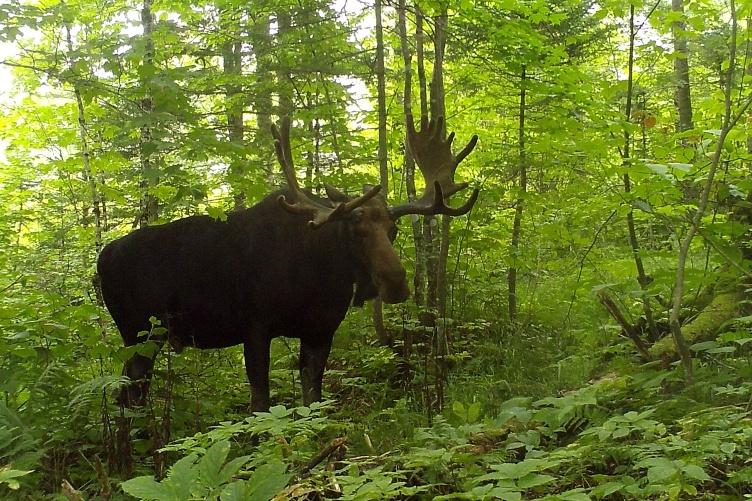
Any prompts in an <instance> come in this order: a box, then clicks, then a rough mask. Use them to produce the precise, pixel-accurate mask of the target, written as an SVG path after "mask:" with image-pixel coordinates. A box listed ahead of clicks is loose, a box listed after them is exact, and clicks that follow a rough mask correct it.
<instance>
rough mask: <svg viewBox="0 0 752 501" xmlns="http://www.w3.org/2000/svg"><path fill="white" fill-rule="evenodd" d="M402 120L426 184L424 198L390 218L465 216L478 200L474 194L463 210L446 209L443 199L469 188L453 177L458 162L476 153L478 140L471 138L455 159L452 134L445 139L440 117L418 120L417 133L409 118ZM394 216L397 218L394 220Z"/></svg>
mask: <svg viewBox="0 0 752 501" xmlns="http://www.w3.org/2000/svg"><path fill="white" fill-rule="evenodd" d="M405 118H406V125H407V143H408V146H409V148H410V151H411V152H412V154H413V158H414V159H415V163H416V164H417V165H418V168H419V169H420V171H421V173H422V174H423V178H424V179H425V181H426V188H425V191H424V192H423V195H421V197H420V198H419V199H418V200H416V201H415V202H412V203H407V204H402V205H400V206H397V207H395V208H394V209H393V210H392V211H391V212H392V214H393V217H395V219H396V217H399V216H400V215H405V214H426V215H429V214H448V215H462V214H465V213H467V212H468V211H469V210H470V208H472V205H473V204H474V203H475V201H476V200H477V198H478V192H477V190H475V191H474V192H473V194H472V195H471V196H470V198H469V199H468V201H467V202H466V203H465V204H464V205H463V206H462V207H459V208H457V209H453V208H452V207H449V206H448V205H446V203H444V199H448V198H449V197H451V196H452V195H454V194H455V193H457V192H458V191H462V190H464V189H465V188H467V187H468V183H456V182H455V181H454V175H455V173H456V171H457V167H458V166H459V164H460V162H462V161H463V160H464V159H465V157H467V156H468V155H469V154H470V152H472V151H473V149H475V146H476V145H477V144H478V136H477V135H473V137H472V138H471V139H470V142H468V144H467V145H466V146H465V147H464V148H463V149H462V151H460V153H459V154H458V155H456V156H455V155H454V154H452V143H453V141H454V138H455V134H454V132H452V133H450V134H449V136H447V135H446V120H445V118H444V117H443V116H440V117H437V118H435V119H434V118H432V119H431V120H428V119H427V118H426V117H425V116H424V117H421V124H420V130H419V131H417V130H415V119H414V118H413V116H412V114H407V116H406V117H405ZM437 188H438V190H437ZM439 190H440V191H439ZM439 196H440V197H441V199H442V200H441V203H437V202H436V197H439ZM432 211H433V212H432ZM395 214H398V215H396V216H395Z"/></svg>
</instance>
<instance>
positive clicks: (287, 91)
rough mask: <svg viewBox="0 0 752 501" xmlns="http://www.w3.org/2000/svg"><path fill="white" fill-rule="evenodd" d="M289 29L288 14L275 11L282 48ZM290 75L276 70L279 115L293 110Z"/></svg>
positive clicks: (288, 114) (282, 70) (281, 115)
mask: <svg viewBox="0 0 752 501" xmlns="http://www.w3.org/2000/svg"><path fill="white" fill-rule="evenodd" d="M289 31H290V14H289V13H287V12H281V11H280V12H278V13H277V37H278V38H279V41H280V44H281V45H282V47H281V48H280V49H279V50H284V44H285V36H286V35H287V33H288V32H289ZM289 80H290V75H289V74H288V73H286V72H285V71H284V69H283V68H280V69H279V70H278V71H277V91H278V93H279V111H278V112H277V113H278V115H279V116H280V117H283V116H290V115H292V112H293V99H292V87H291V85H290V83H289Z"/></svg>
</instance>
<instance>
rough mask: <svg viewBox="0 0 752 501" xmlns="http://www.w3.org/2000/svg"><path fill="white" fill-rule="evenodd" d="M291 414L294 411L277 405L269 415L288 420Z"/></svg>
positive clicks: (270, 410)
mask: <svg viewBox="0 0 752 501" xmlns="http://www.w3.org/2000/svg"><path fill="white" fill-rule="evenodd" d="M291 413H292V410H290V409H287V408H286V407H285V406H284V405H275V406H274V407H272V408H271V409H269V414H271V415H272V416H274V417H275V418H277V419H282V418H286V417H288V416H289V415H290V414H291Z"/></svg>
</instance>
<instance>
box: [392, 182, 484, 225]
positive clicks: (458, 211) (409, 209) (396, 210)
mask: <svg viewBox="0 0 752 501" xmlns="http://www.w3.org/2000/svg"><path fill="white" fill-rule="evenodd" d="M479 194H480V190H479V189H478V188H475V189H473V193H472V194H471V195H470V198H468V199H467V201H466V202H465V203H464V204H463V205H462V206H461V207H450V206H448V205H447V204H446V202H445V199H446V198H448V195H445V194H444V191H443V189H442V187H441V183H439V182H438V181H436V182H435V183H434V189H433V201H432V202H431V204H430V205H423V204H421V203H420V201H417V202H414V203H406V204H402V205H397V206H395V207H391V208H390V209H389V213H390V214H391V216H392V218H393V219H397V218H399V217H402V216H405V215H407V214H422V215H425V216H432V215H435V214H446V215H448V216H464V215H465V214H467V213H468V212H470V209H472V208H473V205H475V202H476V201H477V200H478V195H479Z"/></svg>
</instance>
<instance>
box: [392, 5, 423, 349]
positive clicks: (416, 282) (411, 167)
mask: <svg viewBox="0 0 752 501" xmlns="http://www.w3.org/2000/svg"><path fill="white" fill-rule="evenodd" d="M406 10H407V9H406V7H405V0H399V4H398V14H399V18H398V29H399V36H400V49H401V51H402V61H403V70H404V91H403V97H402V106H403V110H404V114H405V116H407V115H412V80H413V74H412V54H411V53H410V46H409V44H408V40H407V22H406V19H405V17H406V14H405V11H406ZM404 144H405V148H404V150H405V153H404V158H405V187H406V190H407V198H408V200H409V201H411V202H413V201H415V200H416V198H417V193H416V189H415V161H414V160H413V157H412V154H411V153H410V148H408V147H407V135H405V143H404ZM410 225H411V227H412V233H413V242H414V244H415V275H414V278H413V289H414V293H413V301H414V302H415V305H416V306H418V307H421V306H423V305H424V304H425V299H424V284H425V262H424V260H423V255H424V254H423V250H422V243H423V232H422V227H421V225H420V218H419V217H418V216H411V217H410ZM406 345H407V343H406Z"/></svg>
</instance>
